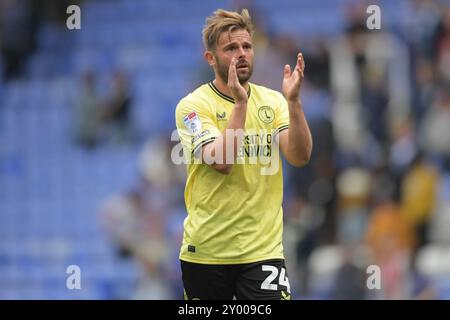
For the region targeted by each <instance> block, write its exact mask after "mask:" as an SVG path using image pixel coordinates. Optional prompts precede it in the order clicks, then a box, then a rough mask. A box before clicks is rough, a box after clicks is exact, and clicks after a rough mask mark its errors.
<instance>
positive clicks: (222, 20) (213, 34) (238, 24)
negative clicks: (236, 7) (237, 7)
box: [202, 9, 254, 50]
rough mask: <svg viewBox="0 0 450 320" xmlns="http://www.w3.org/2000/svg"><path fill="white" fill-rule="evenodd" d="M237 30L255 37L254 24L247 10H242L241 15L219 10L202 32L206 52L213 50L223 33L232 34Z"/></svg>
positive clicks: (207, 21)
mask: <svg viewBox="0 0 450 320" xmlns="http://www.w3.org/2000/svg"><path fill="white" fill-rule="evenodd" d="M237 29H245V30H247V32H248V33H249V34H250V36H253V31H254V29H253V23H252V19H251V17H250V14H249V13H248V10H247V9H242V11H241V13H239V12H234V11H227V10H223V9H218V10H216V11H214V13H213V15H211V16H209V17H208V18H206V22H205V26H204V28H203V31H202V35H203V45H204V46H205V48H206V50H213V49H215V47H216V44H217V42H218V40H219V36H220V34H221V33H222V32H225V31H226V32H231V31H234V30H237Z"/></svg>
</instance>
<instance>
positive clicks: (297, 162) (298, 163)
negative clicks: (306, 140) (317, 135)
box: [287, 149, 311, 168]
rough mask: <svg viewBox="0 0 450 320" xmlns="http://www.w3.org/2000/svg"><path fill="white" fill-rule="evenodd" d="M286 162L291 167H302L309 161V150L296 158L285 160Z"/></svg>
mask: <svg viewBox="0 0 450 320" xmlns="http://www.w3.org/2000/svg"><path fill="white" fill-rule="evenodd" d="M287 160H288V162H289V164H290V165H291V166H293V167H297V168H300V167H304V166H306V165H307V164H308V163H309V161H310V160H311V149H309V150H308V151H307V152H305V153H304V154H302V155H300V156H298V157H296V158H295V159H287Z"/></svg>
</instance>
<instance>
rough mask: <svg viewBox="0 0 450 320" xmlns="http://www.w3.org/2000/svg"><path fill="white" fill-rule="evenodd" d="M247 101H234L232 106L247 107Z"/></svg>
mask: <svg viewBox="0 0 450 320" xmlns="http://www.w3.org/2000/svg"><path fill="white" fill-rule="evenodd" d="M247 103H248V101H247V100H246V101H236V102H235V104H234V107H235V108H237V109H244V108H247Z"/></svg>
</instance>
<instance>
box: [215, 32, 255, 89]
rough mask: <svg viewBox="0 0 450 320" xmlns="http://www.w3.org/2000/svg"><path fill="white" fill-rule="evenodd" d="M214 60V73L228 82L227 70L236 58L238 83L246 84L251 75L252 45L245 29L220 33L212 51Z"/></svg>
mask: <svg viewBox="0 0 450 320" xmlns="http://www.w3.org/2000/svg"><path fill="white" fill-rule="evenodd" d="M213 55H214V57H215V59H216V71H217V73H218V75H219V76H220V78H221V79H222V80H223V81H224V82H225V83H227V82H228V69H229V67H230V62H231V59H232V58H233V57H236V59H237V63H236V71H237V76H238V79H239V82H240V83H241V84H244V83H246V82H247V81H248V80H249V79H250V77H251V76H252V73H253V44H252V39H251V37H250V34H249V33H248V32H247V30H245V29H238V30H233V31H231V32H222V33H221V34H220V36H219V41H218V42H217V45H216V48H215V50H214V51H213Z"/></svg>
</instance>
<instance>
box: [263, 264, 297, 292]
mask: <svg viewBox="0 0 450 320" xmlns="http://www.w3.org/2000/svg"><path fill="white" fill-rule="evenodd" d="M262 271H270V274H269V276H268V277H267V278H266V279H265V280H264V281H263V283H261V289H264V290H274V291H276V290H278V285H277V284H274V283H272V281H273V280H275V279H276V278H277V276H278V268H277V267H275V266H271V265H262ZM278 284H279V285H280V286H285V287H286V291H287V292H288V293H291V286H290V285H289V280H288V277H287V276H286V269H285V268H281V272H280V277H279V280H278Z"/></svg>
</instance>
